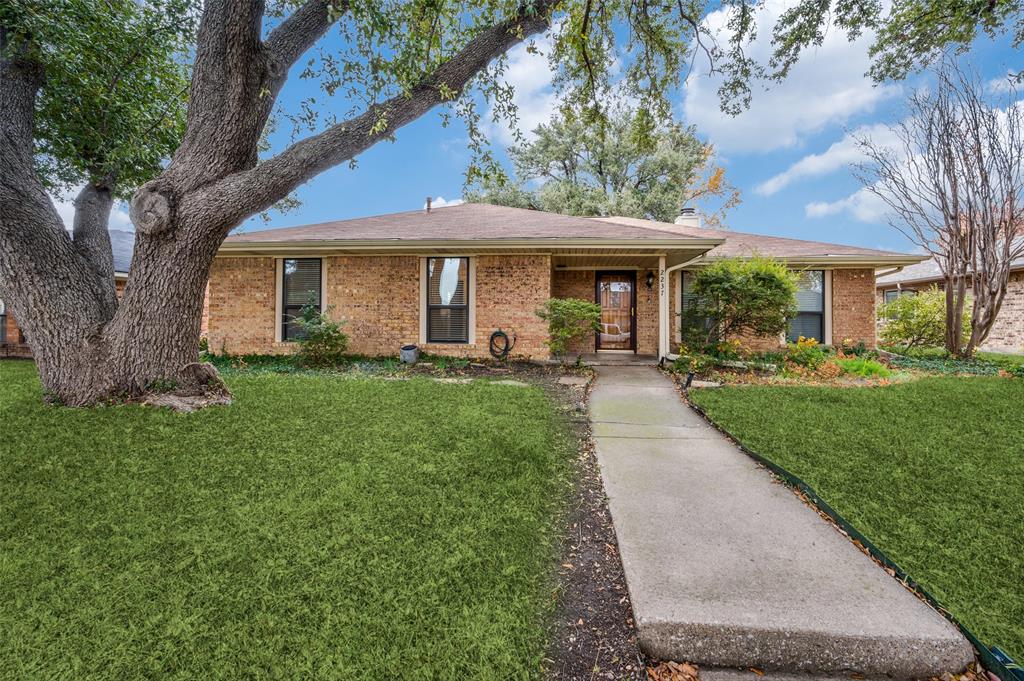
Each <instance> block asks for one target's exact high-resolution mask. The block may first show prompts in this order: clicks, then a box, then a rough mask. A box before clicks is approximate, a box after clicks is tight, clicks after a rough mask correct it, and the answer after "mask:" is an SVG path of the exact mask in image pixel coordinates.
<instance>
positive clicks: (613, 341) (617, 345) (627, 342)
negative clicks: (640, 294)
mask: <svg viewBox="0 0 1024 681" xmlns="http://www.w3.org/2000/svg"><path fill="white" fill-rule="evenodd" d="M595 279H596V282H597V287H596V288H597V291H596V297H597V303H598V304H599V305H600V306H601V330H600V331H598V333H597V349H598V350H631V351H634V352H635V351H636V272H598V273H597V274H596V277H595Z"/></svg>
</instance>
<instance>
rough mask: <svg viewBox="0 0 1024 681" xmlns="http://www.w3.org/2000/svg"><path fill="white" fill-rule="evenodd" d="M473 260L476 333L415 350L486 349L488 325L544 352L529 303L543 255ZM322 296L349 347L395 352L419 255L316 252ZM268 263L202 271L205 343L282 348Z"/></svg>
mask: <svg viewBox="0 0 1024 681" xmlns="http://www.w3.org/2000/svg"><path fill="white" fill-rule="evenodd" d="M473 260H474V267H475V282H476V287H475V298H474V300H473V301H472V304H473V305H474V308H475V315H476V337H475V339H474V340H473V342H471V343H465V344H463V343H450V344H440V343H430V344H426V345H424V346H423V350H424V351H426V352H430V353H433V354H443V355H454V356H460V357H478V358H480V357H489V356H490V349H489V340H490V335H491V332H493V331H495V330H496V329H498V328H501V329H502V330H504V331H505V332H506V333H508V334H509V335H510V336H512V335H515V336H516V337H517V341H516V346H515V349H514V350H513V355H514V356H516V357H538V358H540V357H547V356H548V351H547V347H546V346H545V345H544V339H545V338H546V337H547V325H546V324H545V323H544V322H543V321H542V320H541V319H540V318H539V317H537V316H536V314H535V311H536V310H537V309H538V308H539V307H540V306H541V305H542V304H543V302H544V301H545V300H547V298H549V297H550V291H551V274H550V273H551V260H550V258H549V257H548V256H546V255H544V256H511V257H500V256H480V257H476V258H474V259H473ZM323 267H324V269H323V272H324V276H325V287H324V288H325V300H324V302H325V303H326V305H327V307H328V308H331V315H332V316H333V317H334V318H336V319H343V320H345V321H346V326H345V331H346V333H348V334H349V337H350V339H351V340H350V348H351V351H352V352H354V353H358V354H366V355H388V356H394V355H397V354H398V349H399V347H400V346H402V345H404V344H406V343H417V342H418V341H419V336H420V301H421V297H420V296H421V293H420V258H418V257H416V256H345V257H333V258H324V259H323ZM275 268H276V264H275V260H274V259H273V258H216V259H215V260H214V265H213V268H212V269H211V271H210V286H209V288H210V293H209V321H208V325H209V332H208V337H209V341H210V349H211V350H212V351H214V352H222V351H226V352H229V353H232V354H245V353H261V354H271V353H287V352H293V351H294V349H295V346H294V344H292V343H275V342H274V336H275V330H276V329H275V324H277V323H279V321H278V320H275V311H276V304H277V301H276V295H277V283H276V269H275Z"/></svg>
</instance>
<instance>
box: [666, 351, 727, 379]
mask: <svg viewBox="0 0 1024 681" xmlns="http://www.w3.org/2000/svg"><path fill="white" fill-rule="evenodd" d="M716 366H718V360H717V359H715V358H714V357H712V356H710V355H705V354H702V353H694V354H681V355H679V356H678V357H676V360H675V361H674V362H673V363H672V371H674V372H675V373H677V374H685V373H689V372H691V371H692V372H693V373H695V374H700V375H702V376H706V375H707V374H709V373H711V372H712V371H713V370H714V369H715V367H716Z"/></svg>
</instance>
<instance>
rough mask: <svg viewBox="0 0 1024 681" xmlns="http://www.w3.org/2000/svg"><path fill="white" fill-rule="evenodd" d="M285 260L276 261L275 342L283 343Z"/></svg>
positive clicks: (278, 259) (277, 259)
mask: <svg viewBox="0 0 1024 681" xmlns="http://www.w3.org/2000/svg"><path fill="white" fill-rule="evenodd" d="M284 260H285V259H284V258H275V259H274V280H275V281H274V342H275V343H280V342H282V341H281V315H282V314H283V313H284V310H283V309H282V308H281V298H283V297H284Z"/></svg>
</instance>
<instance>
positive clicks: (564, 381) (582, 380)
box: [558, 376, 590, 387]
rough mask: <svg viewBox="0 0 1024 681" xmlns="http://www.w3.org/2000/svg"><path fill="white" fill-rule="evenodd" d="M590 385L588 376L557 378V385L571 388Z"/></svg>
mask: <svg viewBox="0 0 1024 681" xmlns="http://www.w3.org/2000/svg"><path fill="white" fill-rule="evenodd" d="M588 383H590V377H589V376H560V377H559V378H558V384H559V385H573V386H579V387H582V386H585V385H587V384H588Z"/></svg>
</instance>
